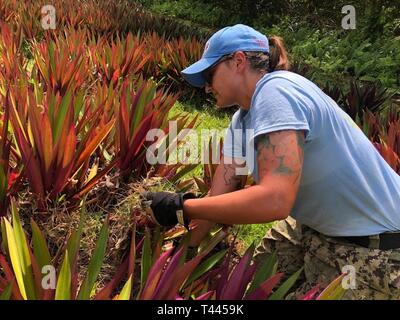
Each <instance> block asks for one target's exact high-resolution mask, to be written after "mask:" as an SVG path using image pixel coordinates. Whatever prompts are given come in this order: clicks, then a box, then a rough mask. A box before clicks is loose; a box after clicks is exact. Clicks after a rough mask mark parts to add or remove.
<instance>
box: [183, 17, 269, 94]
mask: <svg viewBox="0 0 400 320" xmlns="http://www.w3.org/2000/svg"><path fill="white" fill-rule="evenodd" d="M236 51H257V52H269V44H268V38H267V37H266V36H265V35H263V34H262V33H260V32H258V31H257V30H254V29H253V28H251V27H249V26H246V25H244V24H237V25H234V26H230V27H225V28H223V29H221V30H219V31H217V32H216V33H214V34H213V35H212V37H211V38H210V39H208V41H207V42H206V45H205V47H204V52H203V56H202V57H201V59H200V60H199V61H197V62H195V63H193V64H192V65H190V66H189V67H187V68H186V69H184V70H182V71H181V73H182V76H183V77H184V78H185V80H186V81H187V82H189V83H190V84H191V85H192V86H194V87H204V85H205V78H204V75H203V71H205V70H206V69H207V68H209V67H211V66H212V65H213V64H214V63H216V62H217V61H218V60H219V59H221V58H222V57H223V56H225V55H228V54H231V53H233V52H236Z"/></svg>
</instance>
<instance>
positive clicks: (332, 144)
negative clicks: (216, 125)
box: [146, 24, 400, 299]
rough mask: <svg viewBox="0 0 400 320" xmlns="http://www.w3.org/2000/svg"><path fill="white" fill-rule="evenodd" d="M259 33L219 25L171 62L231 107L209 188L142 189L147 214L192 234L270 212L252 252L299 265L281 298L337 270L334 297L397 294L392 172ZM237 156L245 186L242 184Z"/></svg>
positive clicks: (399, 213)
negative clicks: (187, 60)
mask: <svg viewBox="0 0 400 320" xmlns="http://www.w3.org/2000/svg"><path fill="white" fill-rule="evenodd" d="M269 40H270V41H268V39H267V37H265V36H264V35H262V34H261V33H260V32H258V31H256V30H254V29H252V28H251V27H248V26H245V25H240V24H239V25H235V26H232V27H226V28H223V29H222V30H220V31H218V32H217V33H215V34H214V35H213V36H212V37H211V38H210V39H209V40H208V42H207V43H206V46H205V50H204V53H203V56H202V58H201V59H200V60H199V61H198V62H196V63H194V64H193V65H191V66H189V67H188V68H186V69H185V70H183V71H182V75H183V77H184V78H185V79H186V80H187V81H188V82H189V83H190V84H192V85H193V86H198V87H203V86H204V87H205V90H206V92H208V93H211V94H213V95H214V97H215V99H216V104H217V106H218V107H220V108H224V107H228V106H231V105H239V106H240V108H239V110H238V111H237V112H236V113H235V114H234V116H233V119H232V122H231V124H230V127H229V130H228V133H227V136H226V139H225V144H224V150H223V157H222V159H221V163H220V164H219V166H218V169H217V171H216V174H215V178H214V180H213V183H212V187H211V192H210V196H209V197H206V198H202V199H195V198H194V197H193V195H191V194H185V195H183V194H175V193H167V192H159V193H148V194H147V195H146V198H147V199H148V200H151V201H152V202H151V210H150V211H151V214H152V216H153V218H154V220H155V221H157V222H158V223H159V224H161V225H164V226H171V225H175V224H176V223H178V222H179V223H182V224H187V223H188V222H189V221H191V223H192V224H196V225H197V227H196V228H195V229H194V230H193V231H192V240H193V243H196V242H198V241H200V240H201V239H202V238H203V237H204V235H205V234H206V233H207V232H208V230H209V228H210V227H212V226H213V224H214V223H223V224H250V223H267V222H271V221H276V220H279V222H278V223H277V224H276V225H275V227H273V228H272V229H271V230H269V231H268V233H267V235H266V237H265V238H264V239H263V241H262V243H261V244H260V245H259V246H258V248H257V257H256V259H257V260H260V259H264V258H265V257H266V255H268V254H270V253H271V252H272V251H273V250H276V251H277V254H278V264H279V265H278V268H279V270H280V271H283V272H285V273H286V274H288V275H289V274H291V273H293V272H294V271H296V270H298V269H300V268H301V267H304V274H305V276H304V279H303V280H304V281H303V283H301V285H300V286H299V287H298V288H297V290H296V291H295V292H294V293H293V294H292V295H291V296H292V297H294V298H296V297H299V296H301V295H302V294H303V293H304V292H306V291H307V290H309V289H310V288H311V287H312V286H314V285H315V284H317V283H318V284H321V285H326V284H327V283H329V282H330V281H331V280H332V279H333V278H334V277H336V276H337V275H339V274H340V273H341V272H343V271H349V272H350V273H349V277H347V278H346V280H347V288H349V290H347V292H346V296H345V297H346V298H349V299H390V298H395V299H398V298H400V293H399V292H400V290H399V288H400V249H399V248H400V176H398V175H397V174H396V173H395V172H394V171H393V170H392V169H391V168H390V166H389V165H388V164H387V163H386V162H385V160H384V159H383V158H382V157H381V156H380V155H379V153H378V152H377V151H376V150H375V148H374V146H373V145H372V144H371V142H370V141H369V140H368V138H367V137H366V136H365V135H364V134H363V133H362V131H361V130H360V129H359V128H358V127H357V125H356V124H355V123H354V122H353V121H352V120H351V118H350V117H349V116H348V115H347V114H346V113H345V112H343V111H342V110H341V109H340V108H339V107H338V106H337V104H336V103H335V102H334V101H333V100H332V99H331V98H330V97H328V96H327V95H325V94H324V93H323V92H322V91H321V90H320V89H319V88H318V87H317V86H316V85H315V84H314V83H312V82H311V81H309V80H307V79H306V78H304V77H302V76H300V75H298V74H295V73H292V72H290V71H287V70H288V66H289V63H288V59H287V53H286V50H285V48H284V45H283V42H282V40H281V39H280V38H277V37H271V38H270V39H269ZM270 44H271V47H272V49H270ZM246 130H248V131H249V132H250V133H249V134H246V135H242V137H240V138H238V135H237V133H238V132H244V131H246ZM246 133H248V132H246ZM243 137H244V138H243ZM252 144H253V145H254V146H255V148H253V150H252V149H251V148H249V146H251V145H252ZM244 161H245V162H246V165H247V167H249V168H251V170H250V171H251V173H252V175H253V178H254V180H255V181H256V185H254V186H251V187H248V188H245V189H242V187H243V182H244V181H245V179H246V176H245V175H239V174H238V172H240V171H239V170H238V169H240V167H242V166H243V163H244Z"/></svg>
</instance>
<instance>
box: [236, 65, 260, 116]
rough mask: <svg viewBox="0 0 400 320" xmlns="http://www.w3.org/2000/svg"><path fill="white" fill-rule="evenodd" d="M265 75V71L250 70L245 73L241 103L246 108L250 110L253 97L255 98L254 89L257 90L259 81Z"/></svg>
mask: <svg viewBox="0 0 400 320" xmlns="http://www.w3.org/2000/svg"><path fill="white" fill-rule="evenodd" d="M264 75H265V73H260V72H248V73H247V74H246V75H245V78H244V81H243V85H242V87H241V88H242V90H240V91H241V92H240V97H241V99H239V101H238V102H239V103H238V104H239V105H240V106H241V107H242V108H243V109H245V110H249V109H250V105H251V99H252V98H253V94H254V91H255V90H256V85H257V82H258V81H259V80H260V79H261V78H262V77H263V76H264Z"/></svg>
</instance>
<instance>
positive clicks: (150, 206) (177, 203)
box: [142, 192, 196, 228]
mask: <svg viewBox="0 0 400 320" xmlns="http://www.w3.org/2000/svg"><path fill="white" fill-rule="evenodd" d="M142 197H143V200H144V201H143V206H144V207H145V209H146V212H147V213H148V214H149V215H150V217H151V219H152V220H153V221H154V222H155V223H157V224H158V225H161V226H164V227H173V226H175V225H176V224H178V223H179V224H182V225H184V226H185V227H186V228H188V227H189V219H188V218H187V217H185V216H184V212H183V202H184V201H185V200H187V199H194V198H196V195H195V194H193V193H172V192H145V193H143V194H142Z"/></svg>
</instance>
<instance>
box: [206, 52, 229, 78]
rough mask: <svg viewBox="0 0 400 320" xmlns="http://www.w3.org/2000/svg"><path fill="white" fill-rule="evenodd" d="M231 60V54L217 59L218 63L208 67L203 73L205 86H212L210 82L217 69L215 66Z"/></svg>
mask: <svg viewBox="0 0 400 320" xmlns="http://www.w3.org/2000/svg"><path fill="white" fill-rule="evenodd" d="M232 58H233V54H229V55H227V56H223V57H222V58H221V59H219V60H218V61H216V62H215V63H214V64H213V65H211V66H210V67H208V68H207V69H206V70H205V71H204V72H203V75H204V79H205V80H206V84H208V85H211V84H212V80H213V76H214V73H215V70H216V69H217V68H216V67H217V65H219V64H220V63H222V62H224V61H227V60H230V59H232Z"/></svg>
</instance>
